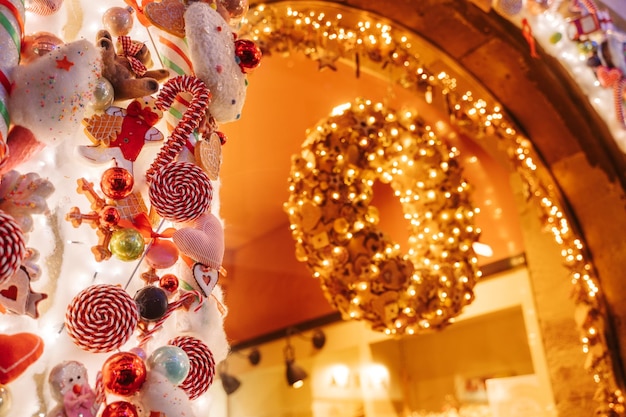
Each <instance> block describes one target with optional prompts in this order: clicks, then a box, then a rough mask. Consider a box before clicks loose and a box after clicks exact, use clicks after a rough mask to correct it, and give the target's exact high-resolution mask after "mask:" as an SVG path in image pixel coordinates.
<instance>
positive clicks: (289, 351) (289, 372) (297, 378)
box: [284, 340, 308, 388]
mask: <svg viewBox="0 0 626 417" xmlns="http://www.w3.org/2000/svg"><path fill="white" fill-rule="evenodd" d="M284 353H285V367H286V372H285V375H286V376H287V383H288V384H289V385H291V386H292V387H294V388H300V387H301V386H303V385H304V380H305V379H306V377H307V376H308V375H307V373H306V371H305V370H304V369H302V368H301V367H300V366H298V365H297V364H296V363H295V353H294V350H293V346H291V344H290V343H289V340H287V346H285V349H284Z"/></svg>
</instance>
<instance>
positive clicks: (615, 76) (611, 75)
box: [596, 66, 622, 87]
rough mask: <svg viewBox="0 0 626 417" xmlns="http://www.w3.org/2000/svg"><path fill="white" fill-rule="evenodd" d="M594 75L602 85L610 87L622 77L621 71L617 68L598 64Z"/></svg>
mask: <svg viewBox="0 0 626 417" xmlns="http://www.w3.org/2000/svg"><path fill="white" fill-rule="evenodd" d="M596 75H597V76H598V81H599V82H600V85H601V86H602V87H611V86H613V85H615V84H617V83H618V82H619V80H621V79H622V71H620V70H619V68H608V67H605V66H599V67H598V69H597V70H596Z"/></svg>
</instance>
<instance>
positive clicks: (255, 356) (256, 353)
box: [248, 348, 261, 365]
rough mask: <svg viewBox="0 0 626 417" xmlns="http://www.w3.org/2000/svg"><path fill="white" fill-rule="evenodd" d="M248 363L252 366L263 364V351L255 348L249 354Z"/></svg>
mask: <svg viewBox="0 0 626 417" xmlns="http://www.w3.org/2000/svg"><path fill="white" fill-rule="evenodd" d="M248 362H250V365H258V364H259V362H261V351H260V350H259V349H257V348H254V349H252V350H251V351H250V353H248Z"/></svg>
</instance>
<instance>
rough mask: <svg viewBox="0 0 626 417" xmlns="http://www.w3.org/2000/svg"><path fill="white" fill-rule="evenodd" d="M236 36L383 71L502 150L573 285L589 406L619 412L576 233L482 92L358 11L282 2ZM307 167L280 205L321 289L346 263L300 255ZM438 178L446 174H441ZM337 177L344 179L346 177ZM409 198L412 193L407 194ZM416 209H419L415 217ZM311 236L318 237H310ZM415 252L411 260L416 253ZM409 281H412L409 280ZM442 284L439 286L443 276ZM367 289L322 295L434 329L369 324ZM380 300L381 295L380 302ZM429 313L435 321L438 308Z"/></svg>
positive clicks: (359, 311)
mask: <svg viewBox="0 0 626 417" xmlns="http://www.w3.org/2000/svg"><path fill="white" fill-rule="evenodd" d="M240 34H241V36H242V37H249V38H251V39H253V40H254V41H255V42H256V43H257V44H258V45H259V47H260V48H261V50H262V51H263V53H264V54H265V55H272V54H282V55H288V54H296V53H302V54H304V55H305V56H307V57H308V58H310V59H312V60H315V61H316V62H317V63H318V66H319V68H320V69H323V68H335V64H336V62H337V61H338V60H340V59H341V60H342V61H349V62H352V63H353V64H354V68H355V72H356V76H359V74H360V72H361V71H362V70H363V69H365V68H367V69H369V70H372V71H377V72H380V71H382V70H384V71H385V75H386V76H387V77H388V78H389V79H390V80H393V81H394V82H396V83H398V84H399V85H401V86H403V87H405V88H406V89H408V90H409V91H412V92H414V93H416V95H418V96H419V97H421V98H423V99H424V100H425V101H426V102H427V103H432V102H433V96H434V95H436V94H441V95H442V96H443V97H444V99H445V102H446V104H447V110H448V114H449V122H450V124H451V125H453V126H454V127H455V128H456V129H458V130H459V131H460V132H461V133H464V134H467V135H469V136H470V137H473V138H474V139H475V140H476V141H479V142H480V141H481V140H493V139H494V138H495V140H496V141H497V142H498V145H499V146H500V147H501V148H503V149H505V152H506V155H507V157H508V159H509V161H510V162H511V165H512V166H513V168H514V170H515V171H516V172H517V173H518V174H519V176H520V177H521V179H522V180H523V182H524V184H525V186H526V189H527V192H528V197H529V200H530V201H531V202H533V203H534V204H535V206H536V207H537V209H538V213H539V217H540V221H541V223H542V225H543V226H544V229H545V230H546V231H548V232H549V233H551V234H552V236H553V237H554V240H555V242H556V243H557V244H558V245H559V246H560V248H561V255H562V258H563V262H564V265H565V266H566V267H567V268H568V270H569V273H570V277H571V281H572V284H573V288H574V297H575V301H576V305H577V310H578V311H579V312H582V314H580V317H582V318H579V319H578V321H577V322H578V325H579V327H580V331H581V342H582V349H583V351H584V352H585V353H586V354H587V360H586V362H585V366H586V367H587V368H588V370H589V371H590V372H592V374H593V378H594V380H595V381H596V382H597V384H598V392H597V396H596V398H598V399H600V406H599V408H598V410H597V415H601V416H617V415H623V413H624V411H625V407H624V398H623V395H622V392H621V390H620V385H619V382H618V380H617V377H616V375H615V373H614V371H613V370H614V365H613V363H612V361H613V359H612V357H611V355H610V353H609V349H608V345H607V340H606V335H605V326H606V325H605V318H604V317H605V313H606V312H605V308H604V304H603V298H602V293H601V291H600V288H599V285H598V278H597V275H596V272H595V271H594V267H593V264H592V262H591V260H590V258H589V255H588V254H587V250H586V247H585V245H584V242H583V240H582V238H581V237H580V234H579V233H578V232H577V231H576V230H575V227H574V226H573V225H572V224H571V222H570V221H569V220H568V218H569V217H570V215H569V213H568V212H567V209H566V207H565V205H564V203H563V199H562V198H561V196H560V195H559V193H558V187H557V186H556V184H555V182H554V180H553V178H552V177H551V175H550V173H549V171H548V170H547V169H546V168H545V166H544V165H543V163H542V161H541V158H540V157H539V156H538V154H537V153H536V151H535V150H534V148H533V145H532V142H531V141H530V140H529V139H528V138H526V137H524V136H523V135H522V134H521V133H520V132H518V130H517V129H516V128H515V127H514V125H513V123H511V122H510V121H509V120H507V117H506V115H505V114H504V112H503V110H502V108H501V107H500V106H499V105H498V104H497V103H495V102H494V100H493V99H491V98H490V97H488V96H487V95H486V94H485V93H483V92H481V93H480V97H479V94H478V93H476V92H471V91H459V87H458V85H457V80H456V79H455V77H453V76H451V75H450V74H448V73H447V72H444V71H439V72H436V73H433V72H430V71H429V70H428V65H427V64H426V63H425V62H424V61H423V60H422V59H421V57H420V48H425V49H428V48H431V49H432V47H430V46H425V45H424V42H421V41H420V39H419V38H417V36H416V35H415V34H413V33H411V32H408V31H406V30H403V29H401V28H398V27H395V26H393V25H392V24H390V23H389V22H387V21H385V20H384V19H382V18H379V17H377V16H373V15H371V14H366V13H365V12H363V11H355V10H352V9H349V8H345V7H342V6H338V5H324V6H321V5H320V4H316V5H315V6H311V7H308V8H307V6H306V4H305V3H304V2H303V5H302V6H299V7H298V9H296V8H294V7H291V6H289V5H285V4H283V3H272V4H271V5H259V6H256V7H255V8H252V9H251V11H250V13H249V15H248V18H247V20H246V21H245V22H244V25H243V29H242V30H241V32H240ZM330 123H331V126H330V128H329V126H328V125H323V126H321V127H318V129H322V130H326V129H330V131H331V133H330V135H331V136H333V135H334V136H338V137H339V136H341V135H340V134H339V133H338V131H334V132H333V129H337V127H333V126H332V123H333V122H330ZM379 123H381V124H380V126H377V127H379V128H381V129H383V128H386V127H385V121H384V120H383V121H381V122H379ZM343 128H344V129H343V130H344V132H342V133H341V134H347V135H350V134H353V132H354V131H355V129H354V127H351V125H350V124H349V123H348V124H345V126H343ZM384 136H386V137H387V136H393V135H392V134H391V133H390V132H385V133H384ZM316 138H317V136H315V135H314V136H312V137H310V138H309V140H308V143H307V142H305V144H304V145H303V146H305V147H306V146H313V147H315V143H316V141H320V139H316ZM313 152H314V153H315V152H317V155H316V156H314V157H313V159H315V157H320V156H322V155H320V152H321V149H319V147H318V149H317V151H313ZM374 155H377V154H374ZM407 155H408V154H407ZM335 158H336V157H335ZM374 158H376V156H374ZM308 162H311V161H307V162H304V161H303V164H304V165H303V166H299V165H297V166H296V167H295V168H293V169H292V175H291V181H292V183H291V186H292V187H294V191H298V192H299V193H300V194H302V195H306V196H307V200H306V202H305V200H304V199H302V200H300V199H296V200H295V201H291V200H290V201H289V202H288V203H287V204H286V209H287V211H288V213H290V214H291V217H290V218H291V221H292V222H293V223H294V224H295V226H292V229H294V233H295V238H296V239H297V240H298V242H299V244H298V245H297V247H298V250H297V255H298V256H299V259H301V260H307V262H309V263H312V264H314V265H315V266H314V267H315V268H317V269H316V272H317V275H318V276H320V277H321V278H322V283H323V284H322V285H325V284H324V280H323V278H324V274H325V272H324V271H326V270H327V269H328V268H330V267H331V266H332V265H336V264H337V263H338V262H337V261H336V259H337V258H339V259H341V258H342V257H344V256H345V254H344V253H343V250H342V249H341V248H342V245H338V244H336V243H335V246H334V247H333V246H332V245H330V246H329V247H331V248H333V249H331V250H330V253H329V254H328V258H327V257H325V256H326V255H322V253H325V252H324V251H317V252H319V254H316V253H317V252H316V251H313V250H310V251H309V250H307V248H306V247H304V248H303V246H305V245H306V243H305V242H306V241H307V239H309V238H311V237H313V236H317V235H310V234H309V235H305V233H304V232H303V231H302V230H303V229H302V228H303V221H304V220H303V219H305V218H307V217H306V216H305V217H303V216H302V215H301V214H300V215H298V213H299V212H300V211H301V210H303V209H304V208H305V207H308V208H307V210H309V209H310V208H311V207H310V206H313V205H314V204H311V203H310V202H309V200H308V198H309V197H311V198H312V201H313V202H315V201H316V196H315V194H312V190H302V189H301V188H302V185H300V184H301V181H303V180H302V178H303V177H305V176H306V175H309V174H308V173H307V172H308V171H307V170H310V168H307V163H308ZM311 163H313V162H311ZM315 163H318V161H315ZM383 171H384V172H386V174H385V175H389V176H390V177H393V173H392V172H391V171H387V170H383ZM379 174H380V173H379ZM446 174H449V172H448V173H446ZM345 175H350V174H347V172H346V174H345ZM351 175H353V176H354V175H356V177H355V178H357V177H358V172H356V171H355V172H353V173H352V174H351ZM381 178H382V177H381ZM363 180H365V182H367V181H368V180H369V178H365V179H361V178H359V181H361V182H362V181H363ZM390 180H391V178H390ZM409 189H411V190H412V189H413V186H411V187H410V188H409ZM403 193H404V195H403ZM397 195H398V196H399V197H400V198H403V199H406V198H407V195H406V190H405V191H399V193H398V192H397ZM440 198H441V197H440V196H438V197H437V196H436V198H435V200H437V199H440ZM317 199H318V200H317V201H319V202H321V201H327V200H330V201H332V200H333V196H332V194H331V195H330V197H329V196H328V195H327V194H325V193H324V194H323V195H319V196H318V197H317ZM410 199H411V198H409V200H410ZM300 202H301V204H300ZM403 204H404V205H406V200H403ZM420 210H424V209H423V208H421V209H420ZM463 210H464V213H465V214H463V219H464V221H468V220H470V215H469V213H472V211H471V210H470V209H469V208H464V209H463ZM426 212H427V211H426ZM424 213H425V212H424V211H420V214H417V216H418V217H419V216H421V215H424ZM412 216H413V214H410V217H411V218H412ZM339 217H341V216H339ZM374 217H375V216H374ZM318 223H319V219H318ZM339 223H340V225H339V230H340V231H344V233H336V234H337V235H343V236H344V238H345V237H347V236H348V235H347V231H348V230H349V229H350V228H352V229H354V228H355V227H356V228H357V229H359V228H360V227H361V226H363V227H365V226H368V224H371V223H373V222H372V221H369V222H368V221H367V219H366V220H365V221H360V222H359V221H358V220H355V221H354V223H350V221H348V224H347V225H346V224H345V223H344V222H343V221H341V220H340V221H339ZM316 224H317V223H316ZM332 225H333V230H335V224H334V223H333V224H332ZM355 225H358V226H355ZM308 227H310V225H308ZM318 227H319V226H318ZM344 227H345V228H346V229H345V230H344V229H343V228H344ZM368 227H369V226H368ZM413 233H415V232H413ZM318 234H319V233H318ZM331 234H332V233H331ZM417 234H419V233H417ZM327 235H329V233H327ZM470 235H472V233H470ZM317 237H318V238H319V236H317ZM316 242H317V243H316ZM326 243H327V242H325V241H323V242H322V243H320V242H319V241H315V240H314V241H312V242H310V244H311V245H313V247H314V246H315V245H316V244H317V245H319V244H323V245H324V247H326V246H328V245H327V244H326ZM386 245H387V243H386V242H385V244H384V245H383V246H382V248H384V250H383V252H376V253H383V254H385V255H374V256H379V257H380V256H382V257H384V256H386V253H387V251H389V252H390V253H394V251H396V249H395V248H394V247H388V246H386ZM334 248H339V249H334ZM416 253H419V252H418V251H417V250H416ZM333 256H334V258H333ZM318 258H319V259H318ZM333 259H334V260H333ZM319 265H321V266H319ZM430 266H431V267H432V269H435V268H434V265H430ZM409 275H411V274H409ZM411 276H413V277H414V276H415V275H411ZM442 276H443V275H442V274H437V277H438V278H437V279H438V280H439V283H441V277H442ZM445 276H446V277H447V275H445ZM455 276H456V275H455ZM467 278H468V280H474V279H475V277H474V276H471V274H469V273H468V274H467ZM326 285H327V284H326ZM370 286H371V284H370V283H368V282H366V281H358V282H352V283H348V284H347V285H346V286H345V288H343V287H342V288H333V289H329V288H326V289H327V290H330V292H333V291H334V293H335V294H341V296H342V297H343V298H345V300H343V299H342V300H341V301H340V302H339V303H336V304H340V305H342V306H345V311H346V312H347V316H348V317H351V318H360V319H370V320H373V321H374V322H376V323H384V325H380V328H379V330H383V331H386V332H388V333H392V332H395V333H397V332H398V331H399V330H405V331H406V332H410V330H409V329H413V331H416V330H418V329H419V328H420V325H421V327H422V328H426V327H428V325H430V323H441V322H440V321H437V320H432V319H433V317H430V316H428V314H426V316H428V317H427V319H426V321H423V320H416V321H412V317H415V313H419V312H420V309H424V307H415V306H413V307H410V308H409V309H407V310H406V313H407V314H406V317H405V316H402V312H403V311H405V310H404V308H406V307H403V308H396V307H394V308H392V309H391V310H390V309H387V310H385V309H384V308H383V309H382V310H381V309H378V313H377V315H372V314H370V313H369V312H366V311H364V310H363V306H364V305H366V304H367V302H368V301H369V302H370V303H371V300H366V301H365V304H362V302H363V300H361V298H360V297H359V296H360V295H361V294H362V292H363V291H371V288H370ZM409 287H410V286H409ZM439 288H441V287H439ZM464 291H465V292H463V291H462V292H461V294H470V292H469V291H467V290H464ZM388 292H389V291H383V293H388ZM401 293H402V294H403V295H402V296H403V297H404V296H405V295H404V294H411V293H412V292H411V290H407V289H405V290H404V291H403V292H401ZM399 294H400V293H398V294H396V295H395V297H396V299H395V300H394V302H395V304H393V303H392V305H396V306H402V305H403V304H398V303H397V301H398V299H399V298H400V295H399ZM416 294H417V291H416ZM449 298H450V297H449V296H448V294H446V296H445V297H441V296H440V297H434V298H433V299H434V300H436V303H441V302H442V300H446V299H449ZM444 304H445V303H444ZM340 310H341V309H340ZM426 310H427V309H426ZM434 311H435V318H436V316H437V311H438V310H437V308H435V310H434ZM448 314H449V311H447V312H446V314H444V311H443V310H441V316H447V315H448ZM422 319H423V318H422ZM413 322H415V323H418V324H417V326H416V327H412V323H413ZM427 323H428V324H427Z"/></svg>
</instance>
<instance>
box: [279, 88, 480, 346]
mask: <svg viewBox="0 0 626 417" xmlns="http://www.w3.org/2000/svg"><path fill="white" fill-rule="evenodd" d="M334 113H335V115H333V116H331V117H330V118H329V119H327V120H325V121H323V122H321V123H320V124H318V126H317V127H316V128H315V129H312V130H311V133H310V135H309V136H308V138H307V140H306V141H305V142H304V144H303V147H302V151H301V153H300V154H299V155H296V156H294V158H293V163H292V168H291V174H290V177H289V182H290V187H289V190H290V196H289V200H288V201H287V203H286V204H285V210H286V211H287V213H288V214H289V219H290V222H291V229H292V235H293V236H294V239H295V240H296V255H297V257H298V259H299V260H301V261H303V262H306V264H307V266H308V267H309V269H310V270H311V271H312V272H313V274H314V276H316V277H318V278H319V279H320V281H321V285H322V288H323V290H324V293H325V295H326V297H327V298H328V300H329V301H330V302H331V304H333V305H334V306H335V307H336V308H337V309H338V310H339V311H340V312H341V313H342V315H343V316H344V318H346V319H348V318H350V319H357V320H365V321H367V322H369V323H370V324H371V327H372V328H373V329H374V330H378V331H384V332H385V333H388V334H403V333H408V334H413V333H417V332H419V331H422V330H425V329H433V328H439V327H443V326H445V325H446V324H448V323H449V321H450V319H452V318H454V317H455V316H457V315H458V314H459V313H460V312H461V310H462V308H463V307H464V306H466V305H467V304H469V303H470V302H471V301H472V300H473V298H474V295H473V287H474V285H475V283H476V279H477V277H479V276H480V272H479V271H478V268H477V259H476V256H475V254H474V250H473V247H472V245H473V244H474V243H475V242H476V241H477V240H478V236H479V230H478V229H477V228H476V227H475V226H474V214H475V210H474V208H473V207H472V206H471V205H470V203H469V191H468V190H469V186H468V184H467V182H465V180H464V179H463V177H462V173H461V167H460V166H459V164H458V162H457V160H456V156H457V151H456V149H454V148H450V147H448V146H447V145H446V144H444V143H443V142H442V141H440V140H439V139H438V138H437V137H436V136H435V134H434V132H433V131H432V130H431V129H430V128H429V127H428V126H426V127H425V126H424V122H423V121H422V120H420V119H418V118H417V117H416V116H414V115H411V114H410V113H403V114H402V116H401V117H400V116H399V115H398V114H396V113H394V112H393V111H390V110H386V109H384V108H383V106H382V104H376V105H372V104H371V103H370V102H369V101H363V100H358V101H357V102H356V103H355V104H352V105H348V106H343V107H342V108H341V109H340V110H337V109H336V111H335V112H334ZM375 180H379V181H381V182H383V183H388V184H389V185H390V186H391V188H392V189H393V190H394V192H395V195H396V196H398V197H399V199H400V203H401V205H402V209H403V212H404V216H405V218H406V219H407V223H408V224H409V228H410V237H409V242H408V243H409V245H410V247H411V249H410V250H409V252H408V253H406V254H403V253H401V251H400V247H399V245H398V244H396V243H394V242H392V241H391V239H390V238H389V237H388V236H387V235H386V234H385V233H384V232H383V231H381V230H379V229H378V228H377V223H378V219H379V217H378V212H377V209H376V208H375V207H374V206H372V205H371V200H372V197H373V190H372V185H373V184H374V182H375Z"/></svg>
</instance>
